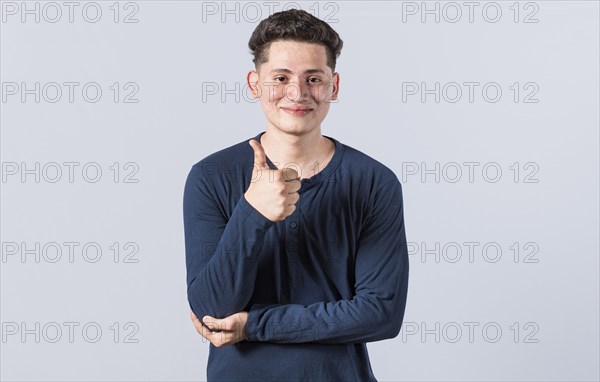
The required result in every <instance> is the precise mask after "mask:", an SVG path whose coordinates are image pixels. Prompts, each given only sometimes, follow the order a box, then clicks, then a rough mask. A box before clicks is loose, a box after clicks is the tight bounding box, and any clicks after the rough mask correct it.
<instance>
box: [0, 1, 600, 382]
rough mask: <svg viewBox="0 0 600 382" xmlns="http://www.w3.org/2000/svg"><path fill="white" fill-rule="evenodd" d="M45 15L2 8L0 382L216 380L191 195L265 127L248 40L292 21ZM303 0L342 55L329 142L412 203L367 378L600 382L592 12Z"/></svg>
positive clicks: (154, 11)
mask: <svg viewBox="0 0 600 382" xmlns="http://www.w3.org/2000/svg"><path fill="white" fill-rule="evenodd" d="M9 3H10V4H9ZM36 4H37V6H38V7H39V8H38V9H39V13H38V15H39V17H40V19H39V22H37V21H36V20H35V17H36V15H35V7H36ZM54 4H57V5H56V6H54V5H52V4H50V5H48V4H47V3H46V2H37V3H36V2H26V6H27V7H29V9H34V13H33V14H27V13H26V12H25V13H24V12H23V9H22V3H21V2H20V1H19V2H12V3H11V2H6V1H3V2H2V12H3V13H2V17H3V19H2V24H1V61H0V64H1V70H0V75H1V81H2V84H3V90H2V91H3V94H2V96H3V100H2V103H1V150H2V152H1V161H2V166H3V167H2V183H1V187H2V189H1V190H2V196H1V203H2V205H1V208H2V220H1V223H2V224H1V236H2V237H1V241H2V262H1V267H2V271H1V299H2V300H1V321H2V342H1V343H0V344H1V347H2V348H1V358H0V360H1V370H2V371H1V375H0V377H1V378H2V380H7V381H8V380H15V381H25V380H42V381H44V380H63V381H70V380H82V381H87V380H90V381H91V380H127V381H129V380H156V381H158V380H182V381H184V380H203V379H205V368H206V360H207V354H208V343H207V342H206V341H203V340H202V338H201V337H200V336H199V335H198V334H197V333H196V332H195V330H194V328H193V326H192V324H191V322H190V319H189V308H188V304H187V300H186V284H185V261H184V248H183V226H182V193H183V185H184V182H185V178H186V176H187V173H188V171H189V169H190V168H191V166H192V165H193V164H194V163H196V162H197V161H198V160H200V159H202V158H203V157H204V156H206V155H208V154H210V153H212V152H214V151H217V150H220V149H222V148H225V147H228V146H230V145H233V144H235V143H238V142H241V141H242V140H246V139H248V138H250V137H252V136H254V135H256V134H258V133H259V132H260V131H263V130H264V126H265V122H264V117H263V114H262V111H261V109H260V106H259V105H258V104H257V103H254V102H250V101H249V97H248V94H247V93H245V92H244V91H243V90H244V89H243V86H244V81H245V75H246V73H247V71H248V70H249V69H250V68H251V57H250V55H249V53H248V49H247V42H248V38H249V36H250V34H251V32H252V31H253V29H254V28H255V27H256V25H257V22H258V20H259V19H261V18H264V17H267V16H268V15H269V13H270V9H272V10H274V11H279V10H282V9H283V8H284V7H285V6H286V5H288V6H289V3H288V2H272V3H267V2H256V3H253V5H251V6H248V5H246V4H247V3H234V2H228V3H226V4H225V3H222V2H215V3H201V2H193V1H178V2H166V1H136V2H130V3H126V2H120V3H117V4H116V6H115V5H114V4H113V2H112V1H111V2H101V1H100V2H97V3H93V4H91V3H89V2H76V4H77V5H76V6H75V8H74V12H73V19H72V22H70V21H69V14H68V11H69V8H68V7H67V6H65V5H63V2H59V3H54ZM297 4H299V5H300V7H302V8H303V9H306V10H309V11H311V12H312V13H313V14H315V12H317V11H318V12H319V14H318V16H320V17H321V18H324V19H325V20H327V21H328V22H330V23H331V25H332V26H333V27H334V28H335V29H336V30H337V31H338V32H339V33H340V35H341V37H342V38H343V40H344V49H343V51H342V55H341V57H340V59H339V61H338V67H337V70H338V72H339V73H340V76H341V84H340V99H339V101H338V102H336V103H335V104H334V105H332V108H331V111H330V113H329V115H328V117H327V118H326V120H325V122H324V124H323V126H322V132H323V134H325V135H329V136H333V137H335V138H337V139H338V140H340V141H341V142H343V143H345V144H347V145H350V146H352V147H355V148H357V149H359V150H361V151H363V152H365V153H367V154H369V155H371V156H372V157H374V158H376V159H378V160H379V161H381V162H383V163H384V164H386V165H387V166H388V167H390V168H391V169H393V170H394V171H395V172H396V174H397V175H398V177H399V178H400V180H401V182H402V184H403V190H404V201H405V206H404V208H405V209H404V213H405V224H406V233H407V239H408V241H409V246H410V252H411V256H410V261H411V274H410V284H409V296H408V304H407V308H406V315H405V320H404V327H403V330H402V332H401V334H400V335H399V336H398V337H396V338H394V339H390V340H385V341H379V342H375V343H370V344H369V345H368V348H369V352H370V355H371V361H372V366H373V369H374V373H375V376H376V377H377V378H378V379H379V380H382V381H383V380H398V381H400V380H406V381H408V380H416V381H421V380H423V381H424V380H444V381H449V380H519V381H522V380H578V381H579V380H598V379H599V365H598V362H599V361H598V359H599V357H600V354H599V333H598V327H599V309H598V301H599V293H598V291H599V289H598V287H599V285H598V269H599V264H598V258H599V256H598V254H599V248H598V232H599V220H598V216H599V215H598V211H599V206H598V192H599V188H598V171H599V169H598V163H599V158H598V154H599V152H598V149H599V147H598V145H599V135H598V130H599V129H598V127H599V114H598V105H599V99H598V98H599V87H598V84H599V73H598V70H599V69H598V68H599V41H598V40H599V28H598V15H599V5H598V2H596V1H580V2H575V1H574V2H566V1H565V2H560V1H535V2H529V3H526V2H519V3H516V5H515V4H514V3H513V2H512V1H509V2H504V1H501V2H495V3H490V2H476V3H475V4H476V5H475V8H474V9H473V10H474V12H473V18H472V19H471V20H469V14H468V13H469V8H468V7H467V6H465V5H464V3H463V2H457V3H451V4H449V3H446V2H432V1H430V2H427V3H426V6H427V7H428V9H435V7H436V6H437V7H439V8H438V9H439V20H437V21H436V20H435V19H434V17H435V14H429V15H428V14H426V13H423V9H422V7H423V6H424V4H423V3H422V2H395V1H388V2H369V3H368V4H367V2H320V3H315V2H309V3H304V2H303V3H297ZM14 7H17V8H16V9H15V8H14ZM111 7H112V8H111ZM225 7H227V9H230V10H233V11H232V13H230V14H228V13H226V12H225ZM270 7H272V8H270ZM415 7H416V8H418V9H416V8H415ZM511 7H512V8H511ZM98 8H100V9H101V11H102V14H101V15H100V16H99V17H97V18H98V19H97V20H95V19H94V18H96V13H95V11H96V10H97V9H98ZM484 8H485V10H486V12H487V13H482V11H483V9H484ZM57 9H60V10H61V12H62V16H61V17H60V18H58V14H57V13H56V11H57ZM84 9H85V12H86V13H83V14H82V11H83V10H84ZM115 9H119V11H120V12H119V13H118V15H116V13H115ZM457 9H458V10H460V11H461V12H462V17H460V18H458V17H457V15H458V14H457V13H456V11H457ZM497 9H500V10H501V12H502V13H501V15H500V17H499V18H498V19H496V18H497V16H496V13H495V12H496V10H497ZM517 9H518V10H519V13H518V15H516V10H517ZM23 15H24V17H25V20H24V22H23V20H22V19H21V17H22V16H23ZM128 15H129V17H128V18H127V17H126V16H128ZM222 16H223V17H225V20H222V18H221V17H222ZM421 16H424V17H425V19H424V20H422V19H421ZM115 17H116V19H115ZM515 17H516V18H515ZM236 19H237V20H236ZM136 20H137V22H131V21H136ZM52 21H56V22H52ZM93 21H95V22H93ZM125 21H130V22H125ZM453 21H456V22H453ZM36 82H39V83H40V88H39V91H37V92H36V90H35V83H36ZM65 82H76V83H79V85H77V86H75V87H74V89H75V91H74V95H73V99H72V102H70V100H69V97H68V89H69V88H68V85H64V83H65ZM436 82H438V83H439V84H440V85H439V86H440V88H439V89H440V91H439V93H438V94H439V95H440V99H439V102H436V101H435V99H434V96H435V94H429V95H426V97H425V99H424V100H422V99H421V95H422V94H423V92H422V90H423V89H424V88H426V89H435V83H436ZM465 82H476V83H479V85H478V86H476V87H475V92H474V93H473V99H472V100H471V101H472V102H470V100H469V97H468V94H467V91H468V87H467V86H468V85H464V83H465ZM22 83H23V84H25V86H24V87H25V89H33V91H32V93H31V94H27V92H26V91H25V99H24V100H23V99H22V98H21V96H22V94H23V90H24V89H23V85H22ZM53 83H56V84H59V85H53ZM88 83H92V86H88V88H87V90H88V93H87V97H88V98H87V100H86V98H84V97H83V96H82V88H83V86H84V85H85V84H88ZM94 83H96V84H97V87H100V89H101V90H102V96H101V97H100V98H99V99H98V100H97V102H92V101H93V98H94V97H95V94H94V89H95V88H94V86H96V85H94ZM114 83H118V85H117V87H118V88H119V89H120V92H119V94H118V98H117V100H116V101H117V102H115V99H114V96H115V95H116V94H115V91H114V90H111V88H110V87H111V86H113V84H114ZM130 83H131V84H130ZM411 83H416V84H417V86H418V89H417V93H416V94H415V95H411V93H410V92H408V90H411V89H415V88H414V87H412V88H411V86H412V85H411ZM453 83H456V84H459V86H460V89H461V90H462V92H463V94H462V97H461V98H460V99H458V100H457V102H452V101H454V100H455V98H456V94H457V93H456V89H457V86H456V85H453ZM514 83H518V84H517V85H516V87H514V85H513V84H514ZM15 84H16V87H15V86H14V85H15ZM126 84H128V85H126ZM214 84H217V85H216V86H215V85H214ZM236 84H237V86H238V87H239V91H236V90H235V89H236V88H235V86H236ZM485 84H491V85H488V87H487V88H486V89H487V91H488V92H487V93H486V94H487V98H485V97H484V96H483V95H482V88H483V86H484V85H485ZM57 86H58V87H60V89H61V90H62V92H63V94H62V97H61V98H60V99H58V98H56V94H57V93H56V89H57ZM511 86H512V89H511ZM497 88H500V90H501V91H502V95H501V97H500V98H499V99H493V98H494V97H495V90H496V89H497ZM517 88H518V89H520V91H519V93H518V95H517V98H516V99H515V98H514V97H515V95H516V91H515V90H516V89H517ZM90 89H91V90H90ZM113 89H116V88H115V87H113ZM227 89H233V91H231V92H229V93H228V92H227V91H226V90H227ZM36 93H37V95H39V97H40V100H39V102H36V100H35V96H36ZM130 93H135V94H133V95H132V96H131V97H129V98H127V99H126V98H125V96H126V95H127V94H130ZM527 95H530V96H529V97H527ZM236 97H237V99H236ZM223 98H224V99H223ZM246 99H247V100H246ZM54 100H56V101H57V102H52V101H54ZM135 100H137V102H132V101H135ZM23 101H24V102H23ZM125 101H129V102H125ZM423 101H424V102H423ZM492 101H496V102H492ZM515 101H516V102H515ZM69 162H74V164H68V163H69ZM36 163H39V165H36ZM65 163H67V164H65ZM115 163H116V165H115ZM36 166H39V167H38V168H37V169H36ZM69 166H71V167H69ZM436 166H438V167H436ZM84 167H85V171H83V169H84ZM69 168H72V169H73V170H74V171H73V174H72V178H71V179H70V177H69ZM117 168H119V171H118V172H117V170H116V169H117ZM97 169H100V170H101V171H102V174H101V176H98V177H97V176H96V171H97ZM469 169H472V170H473V172H472V174H469ZM517 169H518V170H517ZM27 170H31V171H30V172H29V173H28V172H27ZM59 170H60V171H61V172H62V173H60V174H59V173H58V172H57V171H59ZM498 170H500V171H501V173H497V171H498ZM459 171H460V172H459ZM23 174H25V175H24V178H23V177H22V176H23ZM36 176H39V179H36ZM436 177H437V178H436ZM36 243H39V244H37V245H38V246H39V247H38V249H37V250H36ZM65 243H66V244H65ZM68 243H76V244H68ZM114 243H117V244H116V245H115V244H114ZM84 247H85V248H86V250H85V251H83V248H84ZM117 247H118V248H120V250H119V252H118V253H117V252H116V248H117ZM69 248H73V252H72V257H69ZM98 248H99V249H100V251H101V252H100V253H98V252H96V251H97V249H98ZM57 249H58V250H60V251H61V252H60V253H61V254H62V256H61V257H60V258H57V254H58V253H59V252H57ZM36 255H37V256H39V258H37V259H36ZM126 255H128V256H126ZM115 256H116V259H115ZM459 256H460V257H459ZM38 260H39V262H38ZM115 260H116V262H115ZM69 328H72V329H73V331H72V333H69ZM84 328H85V329H84ZM98 329H99V330H100V331H101V332H98ZM116 334H118V338H117V337H115V335H116Z"/></svg>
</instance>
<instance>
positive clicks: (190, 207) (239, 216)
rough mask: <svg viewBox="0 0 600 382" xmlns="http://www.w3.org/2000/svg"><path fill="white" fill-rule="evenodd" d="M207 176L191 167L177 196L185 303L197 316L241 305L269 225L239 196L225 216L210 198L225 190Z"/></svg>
mask: <svg viewBox="0 0 600 382" xmlns="http://www.w3.org/2000/svg"><path fill="white" fill-rule="evenodd" d="M211 175H212V176H214V174H211ZM211 175H207V174H206V173H205V172H204V171H203V168H202V166H201V165H200V164H196V165H194V166H193V167H192V169H191V170H190V173H189V175H188V177H187V180H186V184H185V189H184V196H183V218H184V232H185V252H186V269H187V293H188V301H189V304H190V307H191V309H192V311H193V312H194V313H195V314H196V316H197V317H200V318H202V317H203V316H205V315H210V316H213V317H226V316H229V315H231V314H233V313H236V312H239V311H242V310H243V309H244V308H245V307H246V305H247V304H248V302H249V300H250V298H251V296H252V293H253V290H254V282H255V279H256V273H257V256H258V254H259V251H260V249H261V247H262V244H263V241H264V236H265V233H266V232H267V230H268V229H269V228H270V227H271V226H273V224H274V223H273V222H272V221H270V220H269V219H267V218H266V217H264V216H263V215H261V214H260V213H259V212H258V211H257V210H255V209H254V208H253V207H252V206H251V205H250V204H249V203H248V202H247V201H246V199H245V198H244V196H243V195H242V196H241V198H240V199H239V201H238V203H237V205H236V206H235V208H234V210H233V212H232V213H231V216H230V217H229V219H226V217H225V216H224V212H223V211H222V209H221V208H220V205H219V203H218V202H217V201H216V200H215V199H214V198H215V195H218V192H226V190H219V189H218V187H219V186H218V184H212V183H211V182H210V176H211ZM215 188H217V189H215Z"/></svg>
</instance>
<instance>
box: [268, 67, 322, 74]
mask: <svg viewBox="0 0 600 382" xmlns="http://www.w3.org/2000/svg"><path fill="white" fill-rule="evenodd" d="M271 73H292V71H291V70H289V69H286V68H278V69H273V70H271ZM312 73H321V74H325V72H324V71H323V70H322V69H307V70H305V71H304V74H312Z"/></svg>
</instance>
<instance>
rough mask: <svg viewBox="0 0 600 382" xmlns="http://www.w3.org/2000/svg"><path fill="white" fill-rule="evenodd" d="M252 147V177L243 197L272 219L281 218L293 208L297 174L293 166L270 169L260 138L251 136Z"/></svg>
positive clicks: (298, 179)
mask: <svg viewBox="0 0 600 382" xmlns="http://www.w3.org/2000/svg"><path fill="white" fill-rule="evenodd" d="M248 143H249V144H250V146H252V150H254V169H253V171H252V181H251V182H250V186H249V187H248V189H247V190H246V192H245V193H244V197H245V198H246V200H247V201H248V203H250V204H251V205H252V207H254V208H255V209H256V210H258V212H260V213H261V214H262V215H263V216H264V217H266V218H267V219H269V220H271V221H281V220H284V219H285V218H286V217H288V216H290V215H291V214H292V213H293V212H294V211H295V210H296V203H297V202H298V199H300V194H299V193H298V190H300V178H299V177H298V172H297V171H296V170H294V169H292V168H284V169H282V170H272V169H270V168H269V166H268V165H267V156H266V154H265V150H264V149H263V147H262V145H261V144H260V142H258V141H256V140H255V139H251V140H250V141H249V142H248Z"/></svg>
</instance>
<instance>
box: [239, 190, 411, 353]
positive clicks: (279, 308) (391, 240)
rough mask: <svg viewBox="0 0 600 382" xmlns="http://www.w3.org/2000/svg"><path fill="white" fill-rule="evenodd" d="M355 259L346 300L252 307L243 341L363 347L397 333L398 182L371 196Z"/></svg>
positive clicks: (400, 278) (403, 251)
mask: <svg viewBox="0 0 600 382" xmlns="http://www.w3.org/2000/svg"><path fill="white" fill-rule="evenodd" d="M372 206H373V207H372V209H371V212H372V213H371V214H370V215H369V217H368V218H367V221H366V223H365V225H364V227H363V229H362V231H361V234H360V237H359V243H358V249H357V253H356V257H355V274H356V279H355V280H356V281H355V286H354V287H355V288H354V289H355V295H354V297H353V298H352V299H345V300H339V301H334V302H317V303H313V304H310V305H308V306H305V305H299V304H284V305H281V304H254V305H252V307H251V309H250V311H249V314H248V321H247V322H246V336H247V340H248V341H263V342H275V343H301V342H316V343H329V344H340V343H363V342H372V341H378V340H383V339H386V338H393V337H396V336H397V335H398V333H399V332H400V328H401V326H402V320H403V318H404V309H405V306H406V297H407V290H408V268H409V265H408V248H407V243H406V234H405V229H404V217H403V201H402V188H401V184H400V182H399V181H398V179H397V178H396V179H395V180H393V181H391V182H388V183H386V184H385V185H383V186H382V187H381V188H380V189H379V190H378V192H376V193H375V196H374V201H373V204H372Z"/></svg>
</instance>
